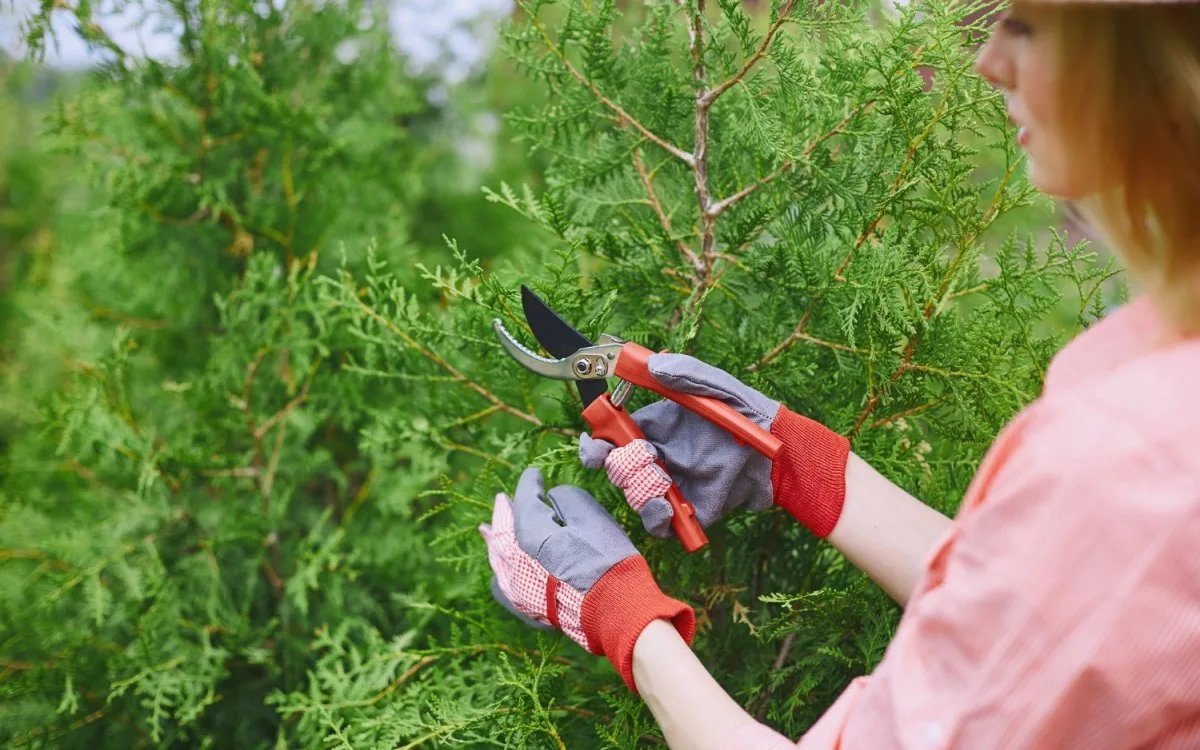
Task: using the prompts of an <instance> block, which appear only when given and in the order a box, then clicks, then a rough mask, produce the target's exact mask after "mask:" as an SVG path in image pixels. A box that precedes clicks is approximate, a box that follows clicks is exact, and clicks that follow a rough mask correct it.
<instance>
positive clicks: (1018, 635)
mask: <svg viewBox="0 0 1200 750" xmlns="http://www.w3.org/2000/svg"><path fill="white" fill-rule="evenodd" d="M1160 321H1161V318H1160V317H1159V316H1158V313H1157V312H1156V311H1155V310H1154V309H1153V308H1152V307H1151V306H1150V303H1149V301H1148V300H1147V299H1145V298H1142V299H1138V300H1136V301H1135V302H1132V303H1130V304H1129V305H1127V306H1125V307H1124V308H1122V309H1120V310H1118V311H1116V312H1114V313H1113V314H1111V315H1109V316H1108V317H1107V318H1105V319H1104V320H1102V321H1101V322H1099V323H1097V324H1095V325H1094V326H1093V327H1092V328H1090V329H1088V330H1087V331H1086V332H1084V333H1083V334H1082V335H1080V336H1079V337H1077V338H1076V339H1075V340H1074V341H1073V342H1071V344H1070V345H1069V346H1067V347H1066V348H1064V349H1063V350H1062V351H1061V352H1059V354H1058V355H1057V356H1056V357H1055V358H1054V361H1053V362H1052V363H1051V365H1050V369H1049V371H1048V372H1047V375H1046V380H1045V386H1044V389H1043V392H1042V396H1041V397H1040V398H1038V399H1037V400H1036V401H1035V402H1034V403H1032V404H1030V405H1029V406H1028V407H1027V408H1026V409H1025V410H1024V411H1022V412H1021V413H1020V414H1018V415H1017V417H1016V418H1015V419H1014V420H1013V421H1012V422H1011V423H1010V424H1009V425H1008V426H1007V427H1006V428H1005V429H1004V430H1003V432H1001V434H1000V436H999V437H998V438H997V440H996V442H995V444H994V445H993V446H992V447H991V449H990V450H989V451H988V454H987V456H986V457H985V458H984V460H983V463H982V464H981V465H980V467H979V471H978V473H977V474H976V475H975V478H974V479H973V480H972V483H971V487H970V489H969V490H968V491H967V495H966V497H965V498H964V500H963V503H962V507H961V508H960V510H959V513H958V517H957V518H956V519H955V521H954V524H953V525H952V526H951V528H950V529H949V531H948V532H947V533H946V535H945V536H944V537H943V538H942V539H941V540H939V541H938V542H937V543H936V544H935V545H934V546H933V548H932V549H931V550H930V552H929V554H928V556H927V557H926V560H925V571H924V574H923V576H922V577H921V580H920V581H918V583H917V586H916V590H915V592H914V593H913V595H912V597H911V598H910V600H909V602H908V606H907V608H906V609H905V612H904V617H903V618H902V619H901V621H900V625H899V627H898V629H897V631H896V636H895V638H894V639H893V640H892V642H891V644H890V645H889V647H888V650H887V653H886V654H885V656H884V658H883V660H882V661H881V662H880V664H879V665H878V667H877V668H876V669H875V671H874V673H873V674H871V675H870V676H869V677H859V678H857V679H855V680H854V681H853V682H851V683H850V685H849V687H848V688H847V689H846V690H845V692H843V693H842V695H841V696H840V697H839V698H838V700H837V701H836V702H835V703H834V704H833V706H832V707H830V709H829V710H828V711H827V712H826V713H825V714H824V715H823V716H822V717H821V719H820V720H819V721H818V722H817V723H816V724H815V725H814V726H813V727H812V728H811V729H810V730H809V731H808V733H807V734H805V735H804V737H803V738H802V739H801V740H800V742H799V743H798V745H797V744H796V743H793V742H791V741H790V740H788V739H786V738H785V737H783V736H781V735H779V734H777V733H775V732H774V731H772V730H770V729H768V728H766V727H764V726H762V725H760V724H748V725H746V726H744V727H742V728H741V729H739V730H738V731H737V732H735V733H734V736H732V737H730V738H729V741H728V742H727V743H726V747H729V748H731V749H732V748H747V749H748V748H755V749H756V750H774V749H776V748H777V749H778V750H784V749H785V748H786V749H788V750H795V749H796V748H797V747H799V748H802V750H830V749H834V748H846V749H848V750H849V749H853V750H859V749H867V750H884V749H887V748H903V749H904V750H917V749H918V748H921V749H922V750H924V749H926V748H927V749H929V750H935V749H939V750H940V749H941V748H969V749H972V750H973V749H975V748H979V749H987V750H990V749H992V748H1005V749H1008V748H1036V749H1038V750H1042V749H1044V750H1051V749H1053V750H1071V749H1073V748H1079V749H1080V750H1084V749H1086V750H1103V749H1105V748H1113V749H1114V750H1115V749H1116V748H1121V749H1123V750H1125V749H1128V750H1134V749H1137V748H1180V749H1182V748H1200V338H1192V339H1188V340H1184V341H1177V342H1175V343H1172V344H1155V343H1154V340H1155V337H1156V336H1157V334H1158V333H1160V332H1161V331H1162V330H1163V329H1162V326H1161V322H1160Z"/></svg>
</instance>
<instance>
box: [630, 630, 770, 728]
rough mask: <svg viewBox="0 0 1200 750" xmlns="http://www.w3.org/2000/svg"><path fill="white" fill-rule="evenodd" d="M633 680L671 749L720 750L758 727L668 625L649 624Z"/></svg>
mask: <svg viewBox="0 0 1200 750" xmlns="http://www.w3.org/2000/svg"><path fill="white" fill-rule="evenodd" d="M633 678H634V682H635V683H636V684H637V689H638V693H639V694H640V695H641V696H642V698H643V699H645V701H646V705H647V706H649V707H650V712H651V713H653V714H654V718H655V719H657V720H658V725H659V726H660V727H661V728H662V731H663V736H664V737H666V739H667V744H668V745H669V746H670V747H673V748H692V749H694V750H706V748H713V749H714V750H717V749H718V748H720V747H721V743H722V742H723V740H724V739H725V738H726V737H728V736H729V735H730V734H731V733H732V732H733V731H734V730H736V729H737V728H739V727H741V726H743V725H745V724H747V723H750V722H753V721H754V719H753V717H751V716H750V715H749V714H748V713H746V712H745V711H744V710H743V709H742V707H741V706H740V705H738V704H737V702H736V701H734V700H733V698H730V697H729V694H728V693H726V692H725V690H724V689H723V688H722V687H721V686H720V685H719V684H717V681H716V680H714V679H713V677H712V675H710V674H709V673H708V670H706V669H705V668H704V665H703V664H701V663H700V660H699V659H698V658H697V657H696V655H695V654H694V653H692V650H691V649H690V648H688V646H687V644H686V643H684V642H683V639H682V638H681V637H680V636H679V633H678V632H676V630H675V628H674V627H672V626H671V624H670V623H668V622H667V621H666V620H655V621H654V622H652V623H650V624H649V625H648V626H647V627H646V629H645V630H643V631H642V634H641V636H640V637H639V638H638V640H637V643H636V644H635V645H634V647H633Z"/></svg>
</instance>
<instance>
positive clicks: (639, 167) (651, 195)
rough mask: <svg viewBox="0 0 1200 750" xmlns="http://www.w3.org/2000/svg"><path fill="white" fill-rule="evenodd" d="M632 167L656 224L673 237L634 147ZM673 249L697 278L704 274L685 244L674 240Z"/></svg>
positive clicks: (693, 253)
mask: <svg viewBox="0 0 1200 750" xmlns="http://www.w3.org/2000/svg"><path fill="white" fill-rule="evenodd" d="M633 166H634V168H635V169H636V170H637V173H638V177H639V178H640V179H641V181H642V187H643V188H645V190H646V198H647V199H648V200H649V201H650V207H651V208H653V209H654V213H655V215H656V216H658V223H659V224H660V225H661V226H662V228H663V231H664V232H666V234H667V237H668V238H671V237H674V234H675V232H674V230H673V229H671V220H670V219H669V218H668V217H667V213H666V211H664V210H663V206H662V201H660V200H659V199H658V194H657V193H656V192H655V191H654V183H653V181H652V180H651V178H650V173H649V172H647V171H646V165H645V164H644V163H642V155H641V152H640V151H639V150H638V148H637V147H636V146H635V147H634V149H633ZM675 247H676V248H678V249H679V252H680V254H681V255H683V257H684V258H685V259H686V260H687V262H688V263H689V264H691V266H692V269H693V271H694V273H695V274H696V275H697V276H699V275H701V274H703V273H704V264H703V263H701V262H700V258H698V257H697V256H696V253H695V252H694V251H693V250H692V248H690V247H688V245H687V243H686V242H684V241H683V240H680V239H676V240H675Z"/></svg>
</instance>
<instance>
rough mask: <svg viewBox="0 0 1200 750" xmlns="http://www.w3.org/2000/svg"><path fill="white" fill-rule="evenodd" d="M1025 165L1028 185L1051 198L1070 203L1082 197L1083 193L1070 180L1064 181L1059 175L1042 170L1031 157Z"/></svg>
mask: <svg viewBox="0 0 1200 750" xmlns="http://www.w3.org/2000/svg"><path fill="white" fill-rule="evenodd" d="M1026 165H1027V166H1026V170H1027V173H1028V175H1029V182H1030V184H1032V185H1033V186H1034V187H1035V188H1037V189H1038V190H1039V191H1041V192H1043V193H1045V194H1046V195H1048V196H1050V197H1051V198H1058V199H1059V200H1065V201H1071V200H1079V199H1080V198H1082V197H1083V193H1084V191H1082V190H1079V189H1078V186H1077V185H1073V184H1072V182H1071V181H1070V180H1064V179H1063V178H1062V175H1061V174H1059V173H1057V172H1055V171H1053V170H1047V169H1044V168H1042V166H1041V165H1040V164H1039V163H1038V162H1036V161H1034V160H1033V158H1032V157H1030V158H1029V159H1027V161H1026Z"/></svg>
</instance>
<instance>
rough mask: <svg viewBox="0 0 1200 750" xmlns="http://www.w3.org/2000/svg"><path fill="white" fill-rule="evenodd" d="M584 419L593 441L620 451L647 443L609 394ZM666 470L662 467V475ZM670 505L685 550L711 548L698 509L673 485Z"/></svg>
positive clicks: (675, 526) (672, 518) (593, 406)
mask: <svg viewBox="0 0 1200 750" xmlns="http://www.w3.org/2000/svg"><path fill="white" fill-rule="evenodd" d="M583 418H584V419H585V420H586V421H587V423H588V425H589V426H590V427H591V428H592V437H594V438H599V439H601V440H607V441H608V442H610V443H612V444H613V445H616V446H618V447H619V446H622V445H628V444H629V443H631V442H633V441H634V440H639V439H641V440H644V439H645V437H646V436H645V435H643V434H642V431H641V430H640V429H638V426H637V423H636V422H634V421H633V417H631V416H629V412H627V411H625V410H624V409H622V408H620V407H618V406H613V402H612V401H611V400H610V399H609V397H608V394H607V393H606V394H604V395H603V396H601V397H600V398H598V399H596V400H595V401H593V402H592V403H590V404H588V407H587V408H586V409H584V410H583ZM658 465H659V466H663V464H662V461H659V462H658ZM666 469H667V467H665V466H663V471H666ZM667 502H668V503H670V504H671V510H672V511H674V514H673V515H672V516H671V529H672V530H674V532H675V536H677V537H679V541H681V542H683V548H684V549H686V550H687V551H688V552H695V551H696V550H698V549H700V548H701V547H703V546H704V545H706V544H708V536H706V535H705V533H704V527H702V526H701V525H700V522H699V521H697V520H696V509H695V508H693V507H692V504H691V503H689V502H688V501H687V500H685V499H684V497H683V493H682V492H680V491H679V487H677V486H676V485H675V483H674V482H672V483H671V489H669V490H667Z"/></svg>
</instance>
